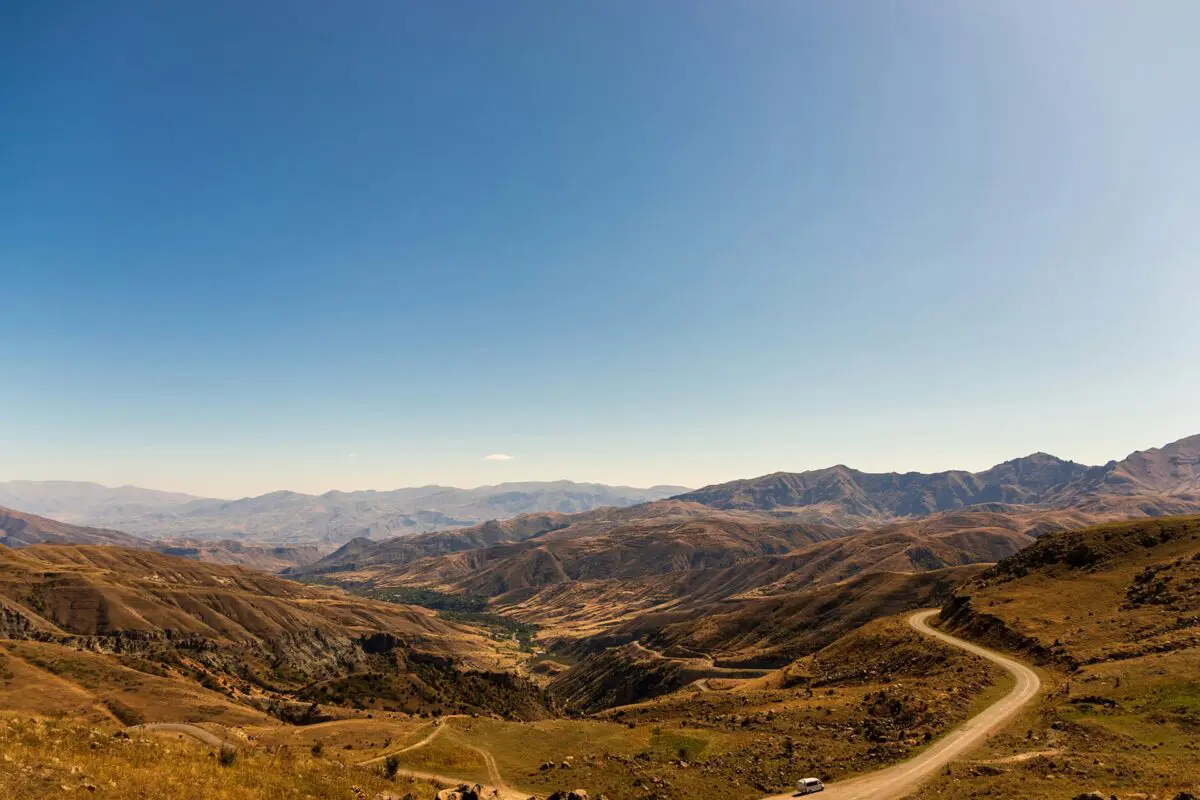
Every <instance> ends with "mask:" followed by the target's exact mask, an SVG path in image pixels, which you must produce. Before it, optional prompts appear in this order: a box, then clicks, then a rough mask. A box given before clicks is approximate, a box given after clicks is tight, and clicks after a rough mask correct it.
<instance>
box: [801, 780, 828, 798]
mask: <svg viewBox="0 0 1200 800" xmlns="http://www.w3.org/2000/svg"><path fill="white" fill-rule="evenodd" d="M823 791H825V784H823V783H821V782H820V781H819V780H817V779H816V778H803V779H801V780H798V781H796V794H812V793H813V792H823Z"/></svg>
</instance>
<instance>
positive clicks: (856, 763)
mask: <svg viewBox="0 0 1200 800" xmlns="http://www.w3.org/2000/svg"><path fill="white" fill-rule="evenodd" d="M996 677H997V673H996V671H995V670H993V668H992V666H991V665H990V664H989V663H987V662H984V661H982V660H980V659H975V658H974V657H972V656H969V655H967V654H965V653H962V652H961V651H957V650H954V649H952V648H948V647H944V646H942V645H940V644H938V643H936V642H932V641H930V640H928V639H926V638H924V637H921V636H920V635H919V634H917V633H915V632H914V631H911V630H910V629H909V628H908V627H907V625H906V624H905V623H904V622H903V620H902V619H900V618H890V619H885V620H878V621H876V622H874V623H871V624H870V625H868V626H865V627H864V628H863V629H862V630H860V631H856V632H855V633H852V634H850V635H848V636H846V637H843V639H841V640H839V641H838V642H837V643H835V645H833V646H831V647H830V648H827V649H826V651H825V652H824V653H823V654H818V655H817V656H814V657H811V658H808V659H804V660H802V661H800V662H797V663H796V664H795V665H793V668H792V669H791V670H790V671H789V673H788V674H787V675H783V674H780V673H777V674H775V675H774V676H772V677H770V678H764V679H761V680H755V681H744V682H742V681H737V682H735V681H712V682H711V684H710V686H711V688H712V689H713V691H701V690H700V689H699V688H697V687H687V688H685V689H683V690H681V691H679V692H676V693H674V694H672V695H668V696H666V697H662V698H658V699H656V700H652V701H649V702H645V703H640V704H637V705H634V706H626V707H623V708H619V709H613V710H610V711H607V712H604V713H603V714H601V715H597V716H595V717H591V718H586V719H573V720H572V719H568V720H562V719H560V720H550V721H545V722H535V723H526V724H519V723H508V722H502V721H499V720H490V719H482V718H481V719H471V718H460V719H454V720H452V721H450V722H449V723H447V724H449V725H450V726H452V728H453V729H454V730H455V731H459V732H460V733H461V734H462V736H463V741H469V742H470V743H472V744H474V745H476V746H481V747H484V748H485V749H487V750H488V751H489V752H491V753H492V755H493V756H494V757H495V759H496V761H497V763H498V765H499V768H500V771H501V773H502V774H503V775H504V776H505V779H506V781H507V782H508V783H509V784H510V785H513V786H515V787H519V788H520V789H522V790H525V791H530V792H533V791H537V792H541V793H547V792H549V791H552V790H555V789H561V788H563V787H564V786H568V785H569V786H571V787H576V786H579V787H583V788H586V789H587V790H588V791H589V792H592V793H601V792H603V793H605V794H607V795H608V796H609V797H614V798H694V797H705V798H712V799H713V800H726V799H727V800H735V799H736V800H749V798H755V797H760V796H762V794H764V793H766V792H768V791H779V790H781V789H784V788H786V787H787V786H788V785H790V784H791V783H792V782H793V781H794V780H795V779H796V778H797V777H801V776H802V775H801V773H803V774H805V775H807V774H817V775H821V776H823V777H826V778H831V779H832V778H836V777H840V776H844V775H848V774H852V773H856V772H861V771H865V770H870V769H873V768H876V767H877V766H882V765H884V764H888V763H891V762H893V761H895V760H897V759H900V758H903V757H905V756H907V755H909V754H911V753H913V752H915V751H917V750H918V749H920V748H921V747H923V746H924V744H925V743H926V742H927V741H928V740H929V739H932V738H935V737H936V736H938V735H940V734H941V733H942V732H944V731H946V730H948V729H949V728H950V727H952V726H953V725H954V724H956V723H957V722H958V721H959V720H961V719H964V718H965V717H966V715H967V713H968V710H969V708H970V707H971V705H972V701H973V699H974V698H975V697H977V696H978V695H979V694H980V693H981V692H984V691H987V690H988V687H989V686H990V684H991V683H992V682H993V681H994V680H995V679H996ZM568 760H569V763H570V764H571V766H570V768H569V769H564V768H562V767H561V766H559V765H561V764H562V762H563V761H568ZM681 761H682V762H686V763H681ZM546 762H552V763H553V764H554V765H556V766H554V767H553V768H551V769H546V770H543V769H542V768H541V767H542V765H543V764H544V763H546ZM422 763H423V764H424V766H425V767H426V768H433V767H436V766H437V764H436V762H430V761H429V760H428V759H426V760H424V761H423V762H422Z"/></svg>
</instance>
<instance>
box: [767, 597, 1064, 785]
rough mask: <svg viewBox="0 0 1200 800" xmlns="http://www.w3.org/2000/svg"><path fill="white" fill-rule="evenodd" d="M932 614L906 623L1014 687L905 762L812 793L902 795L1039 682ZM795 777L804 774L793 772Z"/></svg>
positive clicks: (978, 737) (1008, 714) (1012, 710)
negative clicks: (1000, 672)
mask: <svg viewBox="0 0 1200 800" xmlns="http://www.w3.org/2000/svg"><path fill="white" fill-rule="evenodd" d="M936 613H938V612H937V609H932V610H926V611H918V612H917V613H915V614H913V615H912V616H910V617H909V618H908V624H909V625H911V626H912V627H913V628H915V629H916V630H918V631H920V632H921V633H923V634H925V635H926V636H932V637H933V638H935V639H940V640H942V641H943V642H945V643H946V644H949V645H952V646H954V647H957V648H959V649H961V650H966V651H967V652H968V653H974V654H975V655H977V656H981V657H982V658H986V659H987V660H988V661H992V662H994V663H996V664H999V665H1000V666H1002V667H1004V668H1005V669H1006V670H1008V671H1009V672H1010V673H1011V674H1012V676H1013V677H1014V678H1016V681H1017V683H1016V686H1014V687H1013V689H1012V691H1010V692H1009V693H1008V694H1006V695H1004V697H1002V698H1000V699H999V700H998V701H996V702H995V703H993V704H992V705H990V706H988V707H987V709H986V710H984V711H982V712H980V713H979V714H976V715H975V716H974V717H971V719H969V720H967V721H966V722H964V723H963V724H962V725H960V726H958V727H957V728H955V729H954V730H953V731H951V732H950V733H948V734H947V735H945V736H943V737H942V738H941V739H938V740H937V741H936V742H934V743H933V745H931V746H930V747H929V748H927V749H926V750H923V751H922V752H921V753H919V754H918V755H916V756H914V757H913V758H910V759H909V760H908V761H902V762H900V763H899V764H896V765H894V766H891V767H888V768H887V769H882V770H879V771H878V772H870V773H867V774H866V775H860V776H859V777H857V778H851V779H850V780H846V781H839V782H838V783H831V784H829V785H828V786H826V787H825V791H824V792H822V793H821V794H820V795H818V797H819V798H820V800H898V798H901V797H904V796H906V795H908V794H909V793H910V792H912V791H913V790H914V789H915V788H917V786H919V785H920V784H921V782H922V781H924V780H925V779H926V778H928V777H930V776H931V775H933V774H934V773H936V772H937V771H938V770H940V769H941V768H942V767H944V766H946V765H947V764H949V763H950V762H951V761H953V760H954V759H956V758H958V757H959V756H961V755H962V754H963V753H965V752H966V751H968V750H970V749H971V748H973V747H975V746H977V745H979V744H982V743H983V741H984V740H986V739H987V738H988V737H990V736H991V735H992V734H994V733H996V732H997V731H998V730H1000V729H1001V728H1002V727H1004V726H1005V725H1006V724H1007V723H1008V722H1010V721H1011V720H1012V718H1013V717H1015V716H1016V715H1017V713H1018V712H1019V711H1020V710H1021V709H1022V708H1024V707H1025V705H1026V704H1028V703H1029V701H1031V700H1033V698H1034V697H1035V696H1036V695H1037V692H1038V689H1040V688H1041V685H1042V681H1041V679H1040V678H1039V677H1038V675H1037V673H1036V672H1034V671H1033V670H1031V669H1030V668H1029V667H1027V666H1025V665H1024V664H1022V663H1021V662H1019V661H1015V660H1013V659H1011V658H1008V657H1007V656H1003V655H1001V654H999V653H997V652H995V651H994V650H988V649H987V648H986V647H980V646H979V645H977V644H971V643H970V642H968V641H965V640H963V639H959V638H958V637H957V636H951V635H950V634H948V633H945V632H944V631H939V630H937V629H936V628H932V627H930V625H929V618H930V617H932V616H933V615H934V614H936ZM797 777H798V778H801V777H807V776H803V775H798V776H797ZM792 797H795V795H794V794H792V793H790V792H789V793H787V794H776V795H771V796H770V797H765V798H763V800H789V799H790V798H792Z"/></svg>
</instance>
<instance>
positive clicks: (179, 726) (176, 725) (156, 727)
mask: <svg viewBox="0 0 1200 800" xmlns="http://www.w3.org/2000/svg"><path fill="white" fill-rule="evenodd" d="M126 730H128V731H129V732H130V733H178V734H179V735H181V736H188V737H190V738H192V739H195V740H196V741H198V742H200V743H201V744H206V745H208V746H209V747H220V746H221V745H223V744H225V742H226V740H225V739H222V738H221V737H220V736H217V735H216V734H215V733H211V732H209V731H206V730H204V728H200V727H197V726H195V725H188V724H186V723H183V722H151V723H149V724H146V725H134V726H133V727H131V728H126Z"/></svg>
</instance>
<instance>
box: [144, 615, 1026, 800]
mask: <svg viewBox="0 0 1200 800" xmlns="http://www.w3.org/2000/svg"><path fill="white" fill-rule="evenodd" d="M936 613H937V609H933V610H928V611H918V612H917V613H915V614H913V615H912V616H910V617H909V618H908V623H909V625H911V626H912V627H913V628H914V629H916V630H917V631H919V632H921V633H923V634H925V635H926V636H931V637H933V638H935V639H940V640H941V641H943V642H945V643H946V644H949V645H951V646H953V647H957V648H959V649H961V650H966V651H967V652H968V653H974V654H975V655H977V656H980V657H982V658H986V659H987V660H989V661H992V662H994V663H996V664H999V665H1000V666H1002V667H1004V669H1006V670H1008V671H1009V672H1010V673H1012V675H1013V677H1014V678H1016V685H1015V686H1014V687H1013V689H1012V690H1011V691H1010V692H1009V693H1008V694H1006V695H1005V696H1004V697H1002V698H1001V699H1000V700H998V701H997V702H996V703H994V704H992V705H990V706H988V708H987V709H986V710H984V711H982V712H980V713H979V714H976V715H975V716H974V717H972V718H971V719H969V720H967V721H966V722H964V723H963V724H962V725H960V726H959V727H957V728H955V729H954V730H953V731H951V732H950V733H948V734H947V735H946V736H943V737H942V738H941V739H939V740H937V741H936V742H934V743H933V745H931V746H930V747H929V748H928V749H926V750H924V751H923V752H921V753H920V754H919V755H917V756H914V757H913V758H910V759H909V760H908V761H902V762H901V763H899V764H896V765H894V766H891V767H888V768H887V769H882V770H879V771H877V772H870V773H867V774H866V775H860V776H859V777H857V778H851V779H850V780H847V781H840V782H839V783H832V784H829V786H827V787H826V789H825V791H824V792H823V793H821V794H820V795H819V798H820V800H899V798H902V797H904V796H905V795H907V794H908V793H910V792H911V791H913V790H914V789H915V788H917V786H919V785H920V784H921V783H922V781H924V780H925V779H927V778H929V777H930V776H932V775H933V774H934V773H936V772H937V771H938V770H940V769H942V767H944V766H946V765H947V764H949V763H950V762H951V761H953V760H954V759H956V758H958V757H959V756H961V755H962V754H963V753H965V752H967V751H968V750H970V749H971V748H973V747H976V746H977V745H980V744H982V743H983V742H984V740H986V739H987V738H988V737H990V736H991V735H992V734H994V733H996V732H997V731H998V730H1000V729H1001V728H1002V727H1004V726H1005V725H1006V724H1007V723H1009V722H1010V721H1012V719H1013V717H1015V716H1016V715H1017V713H1018V712H1020V710H1021V709H1022V708H1024V707H1025V705H1026V704H1028V703H1029V702H1030V701H1031V700H1033V698H1034V697H1035V696H1036V695H1037V692H1038V689H1040V688H1041V685H1042V682H1041V679H1040V678H1038V675H1037V673H1036V672H1034V671H1033V670H1032V669H1030V668H1029V667H1027V666H1025V665H1024V664H1022V663H1020V662H1019V661H1015V660H1013V659H1011V658H1008V657H1007V656H1003V655H1001V654H999V653H997V652H995V651H993V650H988V649H987V648H986V647H980V646H979V645H976V644H971V643H970V642H968V641H965V640H963V639H959V638H958V637H956V636H951V635H950V634H948V633H944V632H942V631H939V630H937V629H936V628H932V627H930V625H929V618H930V617H932V616H933V615H934V614H936ZM703 688H706V687H702V689H703ZM445 727H446V726H445V725H438V726H436V727H435V729H434V730H433V731H432V732H431V733H430V734H429V735H428V736H426V737H425V738H424V739H421V740H420V741H418V742H416V743H415V744H412V745H409V746H407V747H404V748H401V749H399V750H395V751H393V752H392V753H391V754H390V755H394V754H397V753H403V752H406V751H409V750H415V749H417V748H420V747H423V746H425V745H427V744H429V743H430V742H432V741H433V740H434V739H436V738H437V737H438V736H439V735H440V734H441V733H442V732H443V731H444V730H445ZM127 730H129V731H131V732H133V731H141V732H146V733H177V734H182V735H184V736H190V737H191V738H193V739H196V740H197V741H199V742H202V743H204V744H206V745H208V746H210V747H220V746H221V745H223V744H225V741H226V740H224V739H221V738H220V737H219V736H217V735H215V734H213V733H211V732H209V731H206V730H205V729H203V728H199V727H197V726H195V725H187V724H183V723H171V722H160V723H151V724H148V725H135V726H134V727H132V728H128V729H127ZM467 746H468V747H470V748H471V749H472V750H474V751H475V752H477V753H479V755H480V756H481V757H482V758H483V760H484V763H485V764H486V766H487V771H488V775H489V777H490V779H491V781H492V783H493V786H491V787H485V792H492V791H495V792H496V793H495V794H485V796H487V797H496V798H499V799H500V800H525V798H528V797H529V796H530V795H529V793H528V792H518V791H516V790H514V789H512V788H510V787H509V786H507V785H505V783H504V780H503V778H502V777H501V775H500V770H499V769H498V768H497V767H496V760H495V759H494V758H492V754H491V753H489V752H488V751H487V750H484V749H483V748H482V747H475V746H473V745H467ZM386 757H387V755H384V756H379V757H377V758H372V759H369V760H367V761H364V762H362V764H361V765H370V764H374V763H377V762H380V761H382V760H384V759H385V758H386ZM399 774H401V775H406V776H408V777H412V778H420V779H424V780H429V781H433V782H434V783H439V784H442V785H445V786H454V785H458V784H460V783H474V781H468V780H462V779H459V778H455V777H452V776H448V775H437V774H434V773H428V772H417V771H415V770H405V769H401V770H400V771H399ZM797 777H804V776H797ZM793 797H796V795H795V794H793V793H790V792H789V793H785V794H776V795H771V796H769V797H764V798H763V799H762V800H790V799H791V798H793Z"/></svg>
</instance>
